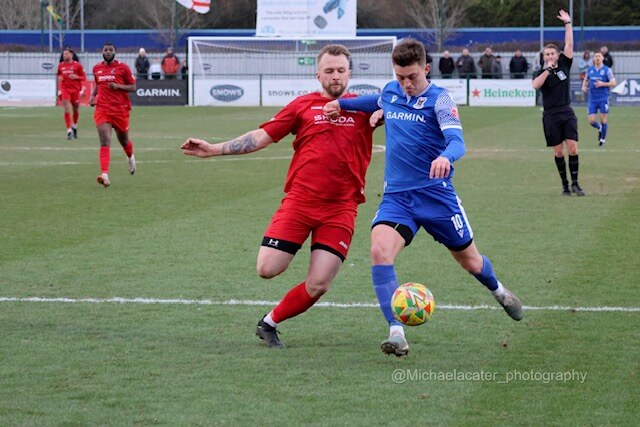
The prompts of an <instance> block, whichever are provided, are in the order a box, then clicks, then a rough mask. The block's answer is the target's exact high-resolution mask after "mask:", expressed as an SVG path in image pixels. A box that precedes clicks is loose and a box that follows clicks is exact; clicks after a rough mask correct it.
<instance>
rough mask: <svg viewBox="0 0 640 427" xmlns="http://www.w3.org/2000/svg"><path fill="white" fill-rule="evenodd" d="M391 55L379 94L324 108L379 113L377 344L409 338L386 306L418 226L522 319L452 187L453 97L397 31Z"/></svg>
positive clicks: (458, 130)
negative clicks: (382, 149) (390, 72)
mask: <svg viewBox="0 0 640 427" xmlns="http://www.w3.org/2000/svg"><path fill="white" fill-rule="evenodd" d="M392 61H393V69H394V73H395V75H396V81H393V82H390V83H388V84H387V85H386V86H385V87H384V89H383V90H382V93H381V94H380V95H370V96H361V97H358V98H351V99H349V100H346V99H341V100H335V101H331V102H329V103H327V104H326V105H325V107H324V109H323V111H324V113H325V114H326V115H327V116H329V117H336V116H337V115H339V113H340V111H341V110H356V111H366V112H374V111H375V113H374V114H373V115H372V118H371V124H372V126H373V125H375V124H376V123H377V121H378V120H380V119H383V120H384V124H385V131H386V154H385V155H386V157H385V160H386V164H385V172H384V179H385V182H384V196H383V198H382V201H381V202H380V206H379V209H378V212H377V213H376V216H375V218H374V219H373V222H372V230H371V261H372V269H371V273H372V279H373V286H374V289H375V293H376V296H377V297H378V302H379V303H380V308H381V310H382V314H383V315H384V317H385V319H386V321H387V322H388V323H389V326H390V331H389V337H388V339H386V340H385V341H383V342H382V345H381V348H382V351H383V352H384V353H386V354H394V355H396V356H398V357H400V356H403V355H405V354H407V353H408V351H409V344H408V343H407V340H406V338H405V335H404V329H403V327H402V324H400V323H399V322H398V321H397V320H395V318H394V316H393V313H392V311H391V306H390V299H391V296H392V294H393V292H394V291H395V289H396V288H397V287H398V279H397V277H396V271H395V267H394V262H395V259H396V256H397V255H398V254H399V253H400V251H401V250H402V249H403V248H404V247H406V246H408V245H409V244H410V243H411V241H412V239H413V238H414V236H415V235H416V233H417V232H418V230H419V229H420V227H422V228H424V229H425V230H426V231H427V232H428V233H429V234H430V235H431V236H432V237H433V238H434V239H435V240H436V241H438V242H440V243H442V244H443V245H444V246H446V247H447V248H448V249H449V251H450V252H451V255H453V257H454V258H455V260H456V261H457V262H458V263H459V264H460V265H461V266H462V268H464V269H465V270H467V271H468V272H469V273H471V274H472V275H473V276H475V278H476V279H477V280H478V281H480V282H481V283H482V284H483V285H484V286H486V287H487V289H489V290H490V291H491V292H492V294H493V296H494V298H495V299H496V300H497V301H498V302H499V303H500V305H502V307H503V308H504V309H505V311H506V312H507V313H508V314H509V316H511V318H513V319H514V320H521V319H522V318H523V317H524V313H523V310H522V304H521V302H520V300H519V299H518V298H517V297H516V296H515V295H514V294H513V293H511V292H510V291H509V290H508V289H506V288H505V287H504V286H503V285H502V284H501V283H500V281H499V280H498V278H497V277H496V274H495V273H494V271H493V267H492V265H491V262H490V261H489V258H487V257H486V256H484V255H482V254H480V252H479V251H478V249H477V247H476V245H475V243H474V241H473V231H472V230H471V226H470V225H469V222H468V220H467V216H466V214H465V211H464V209H463V207H462V204H461V201H460V199H459V198H458V195H457V194H456V192H455V190H454V188H453V183H452V178H453V174H454V168H453V163H454V162H455V161H456V160H458V159H460V158H461V157H462V156H463V155H464V154H465V145H464V139H463V136H462V124H461V123H460V117H459V115H458V108H457V107H456V104H455V102H454V101H453V99H452V98H451V96H450V95H449V93H448V91H447V90H446V89H444V88H441V87H438V86H436V85H434V84H432V83H431V82H430V81H429V80H428V79H427V74H428V73H429V68H430V66H429V64H427V63H426V49H425V48H424V45H423V44H422V43H420V42H419V41H417V40H414V39H411V38H405V39H403V40H402V41H401V42H400V43H398V44H397V45H396V46H395V48H394V49H393V53H392ZM380 108H381V109H382V110H379V109H380Z"/></svg>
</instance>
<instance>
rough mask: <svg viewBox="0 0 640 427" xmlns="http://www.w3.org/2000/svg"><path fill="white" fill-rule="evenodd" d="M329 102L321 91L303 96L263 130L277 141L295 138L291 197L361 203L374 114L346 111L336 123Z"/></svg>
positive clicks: (287, 188)
mask: <svg viewBox="0 0 640 427" xmlns="http://www.w3.org/2000/svg"><path fill="white" fill-rule="evenodd" d="M352 96H355V95H352V94H347V95H345V97H352ZM327 102H329V99H328V98H325V97H323V96H322V95H321V94H320V93H319V92H315V93H311V94H308V95H304V96H300V97H298V98H296V99H294V100H293V101H291V103H289V105H287V106H286V107H284V108H283V109H282V110H280V112H278V113H277V114H276V115H275V117H273V118H272V119H271V120H270V121H268V122H266V123H263V124H262V125H261V126H260V127H261V128H262V129H264V130H265V131H266V132H267V134H269V136H270V137H271V138H272V139H273V140H274V141H279V140H280V139H282V138H284V137H285V136H287V135H288V134H290V133H291V134H294V135H296V138H295V140H294V141H293V150H294V154H293V159H291V164H290V166H289V172H288V173H287V181H286V183H285V186H284V191H285V192H286V193H289V192H291V193H294V194H300V195H302V196H303V197H306V198H309V199H322V200H335V201H337V200H340V201H344V200H354V201H356V202H357V203H362V202H364V183H365V175H366V172H367V167H368V166H369V162H370V161H371V148H372V144H373V142H372V140H373V138H372V136H373V131H374V128H372V127H371V126H370V125H369V117H370V116H371V114H370V113H363V112H356V111H342V112H341V113H340V114H341V115H340V117H338V118H337V119H329V118H328V117H326V116H325V115H324V114H323V113H322V107H323V106H324V105H325V104H326V103H327Z"/></svg>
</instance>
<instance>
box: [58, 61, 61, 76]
mask: <svg viewBox="0 0 640 427" xmlns="http://www.w3.org/2000/svg"><path fill="white" fill-rule="evenodd" d="M60 65H62V62H61V63H60V64H58V77H60V75H62V72H61V71H60Z"/></svg>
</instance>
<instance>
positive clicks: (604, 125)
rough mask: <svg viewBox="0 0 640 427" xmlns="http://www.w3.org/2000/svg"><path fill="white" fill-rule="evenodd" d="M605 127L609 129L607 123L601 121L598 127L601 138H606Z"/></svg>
mask: <svg viewBox="0 0 640 427" xmlns="http://www.w3.org/2000/svg"><path fill="white" fill-rule="evenodd" d="M607 129H609V123H603V124H602V126H601V127H600V138H602V139H606V138H607Z"/></svg>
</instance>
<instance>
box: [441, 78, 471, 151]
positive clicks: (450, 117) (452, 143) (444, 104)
mask: <svg viewBox="0 0 640 427" xmlns="http://www.w3.org/2000/svg"><path fill="white" fill-rule="evenodd" d="M435 113H436V117H437V119H438V124H439V125H440V130H441V131H442V134H443V135H444V139H445V141H446V145H447V148H445V150H444V151H443V152H442V153H440V156H442V157H446V158H447V159H449V161H450V162H451V163H453V162H455V161H456V160H458V159H460V158H462V156H464V153H465V152H466V148H465V146H464V138H463V137H462V123H461V122H460V115H459V114H458V107H457V106H456V103H455V102H454V101H453V99H451V96H450V95H449V93H448V92H447V91H442V92H441V93H440V95H439V96H438V99H437V100H436V105H435Z"/></svg>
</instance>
